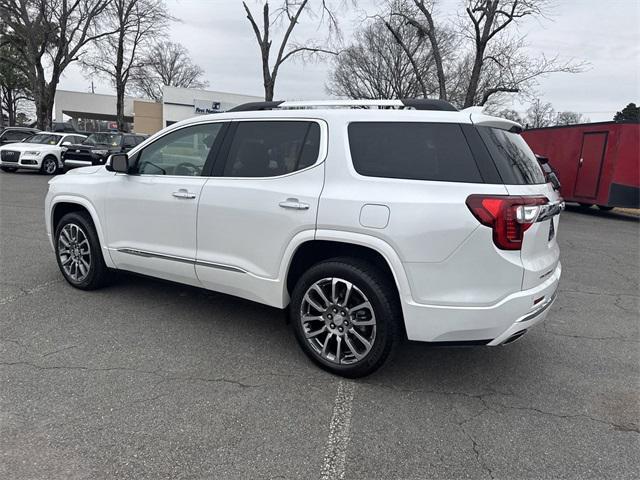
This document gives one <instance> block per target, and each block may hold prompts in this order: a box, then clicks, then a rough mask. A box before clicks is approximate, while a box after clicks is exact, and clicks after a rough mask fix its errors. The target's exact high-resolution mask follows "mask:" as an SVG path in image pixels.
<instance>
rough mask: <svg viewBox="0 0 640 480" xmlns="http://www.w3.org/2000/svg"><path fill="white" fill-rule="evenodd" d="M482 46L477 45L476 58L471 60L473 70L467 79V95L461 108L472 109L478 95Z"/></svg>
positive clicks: (482, 56)
mask: <svg viewBox="0 0 640 480" xmlns="http://www.w3.org/2000/svg"><path fill="white" fill-rule="evenodd" d="M484 49H485V46H484V45H478V46H477V48H476V57H475V59H474V60H473V69H472V70H471V77H470V78H469V86H468V87H467V95H466V96H465V98H464V105H463V106H462V108H468V107H473V104H474V103H475V98H476V95H477V93H478V84H479V83H480V72H481V71H482V62H483V59H484Z"/></svg>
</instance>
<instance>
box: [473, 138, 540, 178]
mask: <svg viewBox="0 0 640 480" xmlns="http://www.w3.org/2000/svg"><path fill="white" fill-rule="evenodd" d="M478 132H480V135H481V136H482V139H483V140H484V143H485V144H486V145H487V148H488V149H489V152H490V153H491V156H492V157H493V161H494V162H495V164H496V168H497V169H498V172H499V173H500V176H501V177H502V181H503V182H504V183H505V184H507V185H533V184H541V183H546V180H545V177H544V173H543V172H542V168H541V167H540V164H539V163H538V160H537V159H536V156H535V155H534V153H533V152H532V151H531V149H530V148H529V145H527V142H525V141H524V138H522V137H521V136H520V135H519V134H517V133H513V132H507V131H506V130H501V129H499V128H492V127H478Z"/></svg>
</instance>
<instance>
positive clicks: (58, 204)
mask: <svg viewBox="0 0 640 480" xmlns="http://www.w3.org/2000/svg"><path fill="white" fill-rule="evenodd" d="M71 212H85V213H87V214H89V217H91V222H92V223H93V226H94V228H95V229H96V233H97V234H98V240H99V241H100V248H101V249H102V256H103V258H104V261H105V263H106V265H107V267H110V268H114V267H115V264H114V263H113V261H112V260H111V255H109V253H108V249H107V247H106V245H107V244H106V240H105V237H104V234H103V231H102V225H101V224H100V221H99V217H98V212H97V211H96V209H95V207H94V206H93V205H92V204H91V202H89V200H87V199H85V198H82V197H72V196H59V197H56V198H55V199H54V200H53V202H52V204H51V214H50V216H49V218H48V219H47V221H48V222H50V223H49V224H50V225H51V230H50V231H51V238H52V242H53V237H54V235H55V231H56V227H57V225H58V223H59V222H60V220H61V219H62V217H63V216H65V215H66V214H67V213H71Z"/></svg>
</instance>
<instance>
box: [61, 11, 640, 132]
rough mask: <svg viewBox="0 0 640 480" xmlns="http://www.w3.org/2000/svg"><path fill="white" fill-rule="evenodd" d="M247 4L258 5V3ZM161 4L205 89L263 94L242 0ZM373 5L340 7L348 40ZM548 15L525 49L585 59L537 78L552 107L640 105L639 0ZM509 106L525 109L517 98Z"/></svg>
mask: <svg viewBox="0 0 640 480" xmlns="http://www.w3.org/2000/svg"><path fill="white" fill-rule="evenodd" d="M311 1H312V2H318V1H319V0H311ZM248 3H250V5H252V6H253V7H254V11H256V12H257V11H259V9H260V3H261V2H258V1H255V0H254V1H252V0H249V2H248ZM274 3H275V2H274ZM462 3H463V0H440V2H439V17H440V18H453V17H455V15H456V12H457V10H459V7H460V6H461V5H462ZM167 4H168V6H169V9H170V11H171V14H172V15H173V16H175V17H176V18H179V19H180V22H176V23H173V24H172V27H171V31H170V36H171V38H172V40H173V41H176V42H181V43H182V44H183V45H185V47H186V48H187V49H188V50H189V52H190V53H191V56H192V58H193V60H194V61H195V62H196V63H197V64H199V65H201V66H202V67H203V68H204V70H205V72H206V79H207V80H208V81H209V84H210V86H209V89H210V90H219V91H225V92H234V93H243V94H250V95H263V89H262V77H261V66H260V53H259V50H258V46H257V43H256V41H255V38H254V35H253V32H252V30H251V27H250V25H249V23H248V21H247V19H246V18H245V15H244V11H243V8H242V2H241V0H167ZM376 4H379V2H377V1H376V0H360V1H359V2H358V8H357V9H356V8H353V7H352V8H349V9H345V10H343V12H342V14H341V15H340V18H341V19H342V20H341V22H342V29H343V37H344V41H345V42H346V43H348V42H349V38H350V36H351V35H352V34H353V32H354V30H355V29H357V28H358V26H359V25H362V23H363V22H365V21H366V17H367V14H369V15H372V14H373V13H375V12H376ZM549 17H550V18H549V19H541V20H529V21H527V22H525V23H523V24H521V25H520V26H519V27H518V28H519V31H520V33H522V34H526V35H527V41H528V43H529V45H530V49H531V51H532V52H533V53H534V54H538V53H542V52H544V53H545V54H546V55H548V56H553V55H556V54H558V55H560V56H561V57H562V58H566V59H568V58H574V59H576V60H581V61H582V60H584V61H587V62H589V64H590V65H589V67H588V68H587V70H586V71H585V72H583V73H579V74H554V75H550V76H549V77H547V78H545V79H543V80H542V81H541V82H540V86H539V88H538V91H539V96H540V97H541V98H543V99H544V100H546V101H549V102H551V103H552V104H553V106H554V108H555V109H556V110H557V111H563V110H571V111H577V112H581V113H583V114H585V115H586V116H587V117H589V118H590V119H591V120H592V121H597V120H609V119H611V117H612V115H613V113H615V111H616V110H620V109H621V108H622V107H623V106H624V105H626V104H627V103H629V102H635V103H640V0H606V1H603V0H556V2H555V7H554V8H553V10H552V11H550V12H549ZM323 37H324V31H319V30H318V28H317V20H316V21H314V20H312V19H306V20H305V21H304V23H301V24H300V25H299V28H298V29H297V30H296V35H295V40H296V41H298V42H301V43H302V42H304V41H307V40H309V39H313V38H315V39H321V38H323ZM330 68H331V64H330V59H323V60H322V61H318V62H316V63H307V64H305V63H302V62H291V63H289V64H287V65H286V66H285V67H283V68H282V69H281V71H280V74H279V76H278V81H277V84H276V95H275V96H276V98H282V99H319V98H326V97H327V96H328V95H327V93H326V91H325V83H326V81H327V76H328V72H329V70H330ZM90 83H91V82H90V80H89V79H87V78H86V77H85V76H83V74H82V72H81V70H80V69H79V68H77V67H76V66H73V67H70V68H69V70H67V72H66V73H65V76H64V78H63V80H62V82H61V84H60V88H61V89H67V90H78V91H88V90H89V89H90ZM96 92H97V93H112V88H111V87H110V85H109V84H107V83H105V82H100V81H96ZM513 106H514V108H515V109H516V110H525V109H526V104H523V103H522V102H520V101H519V100H515V101H514V103H513Z"/></svg>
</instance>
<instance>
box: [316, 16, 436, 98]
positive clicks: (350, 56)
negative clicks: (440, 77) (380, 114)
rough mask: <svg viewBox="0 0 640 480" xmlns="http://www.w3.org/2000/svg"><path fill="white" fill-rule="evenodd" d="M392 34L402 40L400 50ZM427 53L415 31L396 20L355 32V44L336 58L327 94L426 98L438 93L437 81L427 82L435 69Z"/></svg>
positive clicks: (422, 40) (360, 96)
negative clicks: (415, 70) (406, 52)
mask: <svg viewBox="0 0 640 480" xmlns="http://www.w3.org/2000/svg"><path fill="white" fill-rule="evenodd" d="M387 25H390V26H391V28H390V29H389V28H387ZM394 32H395V34H396V35H398V36H399V37H400V38H402V43H403V45H402V46H401V45H400V43H399V42H397V41H396V40H395V39H394ZM405 49H406V50H408V52H409V55H407V54H405ZM430 53H431V52H430V48H429V45H428V44H427V42H425V41H424V39H423V38H422V37H421V36H420V35H419V34H418V32H417V31H416V30H415V28H413V27H411V26H407V25H406V24H405V22H403V21H402V20H400V19H398V18H391V19H390V20H382V19H378V20H376V21H375V22H373V23H371V24H369V25H368V26H367V27H366V28H364V29H363V30H361V31H358V32H356V34H355V41H354V43H353V44H352V45H351V46H349V47H347V48H345V49H344V50H343V51H342V52H341V53H340V55H338V56H337V57H336V60H335V65H334V69H333V71H332V72H331V77H330V80H329V83H328V85H327V90H328V92H329V93H331V94H333V95H337V96H342V97H349V98H364V99H384V98H412V97H420V96H428V95H429V94H431V93H434V92H436V91H437V81H434V80H433V79H432V78H430V77H433V67H434V65H433V56H432V55H431V54H430ZM412 61H413V62H412ZM414 69H417V70H418V73H417V74H416V73H415V72H414Z"/></svg>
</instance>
